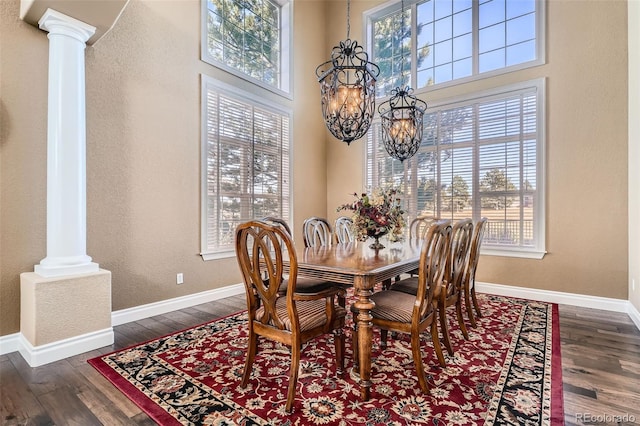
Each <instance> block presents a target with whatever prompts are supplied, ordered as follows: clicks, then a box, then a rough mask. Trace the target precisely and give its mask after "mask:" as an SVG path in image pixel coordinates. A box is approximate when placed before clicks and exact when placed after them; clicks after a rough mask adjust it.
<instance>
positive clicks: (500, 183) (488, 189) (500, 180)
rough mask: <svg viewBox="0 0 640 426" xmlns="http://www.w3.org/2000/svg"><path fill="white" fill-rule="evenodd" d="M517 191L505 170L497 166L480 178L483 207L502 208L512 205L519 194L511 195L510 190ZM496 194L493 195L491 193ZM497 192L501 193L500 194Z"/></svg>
mask: <svg viewBox="0 0 640 426" xmlns="http://www.w3.org/2000/svg"><path fill="white" fill-rule="evenodd" d="M513 191H517V188H516V186H515V185H514V184H513V183H512V182H511V179H509V178H507V176H506V175H505V173H504V171H503V170H501V169H499V168H495V169H492V170H489V171H488V172H487V173H486V174H485V175H484V177H483V178H482V179H481V180H480V194H481V196H482V208H486V209H495V210H501V209H504V208H507V207H511V204H513V202H514V200H515V199H516V198H517V196H513V195H509V194H508V193H509V192H513ZM492 193H493V194H495V195H493V196H492V195H491V194H492ZM496 193H501V194H500V195H498V194H496ZM487 195H489V196H487Z"/></svg>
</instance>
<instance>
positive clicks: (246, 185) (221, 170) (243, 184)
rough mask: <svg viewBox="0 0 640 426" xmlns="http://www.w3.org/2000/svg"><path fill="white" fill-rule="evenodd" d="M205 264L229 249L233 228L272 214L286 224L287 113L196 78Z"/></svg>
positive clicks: (207, 79) (288, 205)
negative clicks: (199, 89) (200, 112)
mask: <svg viewBox="0 0 640 426" xmlns="http://www.w3.org/2000/svg"><path fill="white" fill-rule="evenodd" d="M202 109H203V119H202V122H203V138H202V139H203V153H202V159H203V165H202V170H203V200H202V227H203V229H202V254H203V257H204V259H205V260H208V259H213V258H216V257H222V256H225V254H224V253H225V252H227V253H232V252H233V251H234V238H235V229H236V226H237V225H238V224H239V223H241V222H245V221H247V220H251V219H254V218H260V217H264V216H277V217H282V218H284V219H286V220H288V221H290V204H291V203H290V176H289V175H290V172H289V156H290V154H289V153H290V142H291V141H290V129H289V126H290V122H291V112H290V111H287V110H285V109H283V108H279V107H275V106H273V105H267V104H266V103H262V102H260V101H259V100H258V99H257V98H256V97H255V96H254V95H252V94H249V93H244V92H242V91H240V90H238V89H237V88H235V87H231V86H227V85H225V84H223V83H220V82H217V81H215V80H213V79H211V78H209V77H206V76H202Z"/></svg>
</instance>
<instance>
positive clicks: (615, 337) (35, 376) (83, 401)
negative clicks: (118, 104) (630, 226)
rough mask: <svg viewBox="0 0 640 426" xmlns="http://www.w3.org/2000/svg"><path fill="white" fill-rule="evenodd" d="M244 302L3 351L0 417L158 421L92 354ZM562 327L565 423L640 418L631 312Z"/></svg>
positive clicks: (573, 318) (580, 316) (638, 340)
mask: <svg viewBox="0 0 640 426" xmlns="http://www.w3.org/2000/svg"><path fill="white" fill-rule="evenodd" d="M244 308H245V301H244V296H234V297H230V298H227V299H223V300H219V301H216V302H211V303H206V304H203V305H198V306H195V307H192V308H187V309H182V310H180V311H176V312H171V313H168V314H165V315H159V316H156V317H153V318H147V319H143V320H140V321H136V322H134V323H129V324H124V325H120V326H117V327H115V328H114V331H115V344H114V345H113V346H110V347H107V348H102V349H100V350H96V351H92V352H89V353H85V354H82V355H78V356H75V357H72V358H68V359H65V360H62V361H58V362H55V363H51V364H48V365H45V366H42V367H37V368H30V367H29V366H28V364H27V363H26V362H25V361H24V360H23V359H22V357H21V356H20V355H19V354H18V353H17V352H14V353H11V354H8V355H2V356H0V415H1V417H0V423H1V424H2V425H7V426H8V425H54V424H55V425H82V426H87V425H109V426H112V425H153V424H155V423H154V422H153V421H152V420H150V419H149V417H147V416H146V415H145V414H144V413H143V412H141V411H140V409H139V408H138V407H137V406H136V405H134V404H133V403H132V402H130V401H129V400H128V399H127V398H126V397H124V396H123V395H122V394H121V393H120V392H119V391H118V390H116V388H114V387H113V386H112V385H111V384H110V383H109V382H108V381H107V380H106V379H104V378H103V377H102V376H101V375H100V374H99V373H98V372H96V371H95V370H94V369H93V367H91V366H90V365H89V364H88V363H87V362H86V361H87V359H89V358H93V357H95V356H98V355H100V354H103V353H108V352H111V351H113V350H117V349H120V348H123V347H126V346H129V345H132V344H135V343H138V342H142V341H145V340H149V339H152V338H155V337H159V336H161V335H165V334H168V333H171V332H173V331H177V330H181V329H184V328H187V327H190V326H193V325H196V324H200V323H203V322H206V321H209V320H212V319H215V318H218V317H221V316H225V315H228V314H231V313H234V312H237V311H240V310H242V309H244ZM560 332H561V339H562V365H563V381H564V405H565V421H566V424H567V425H583V424H610V425H614V424H625V425H626V424H628V425H631V424H636V425H638V424H640V331H638V329H637V328H636V327H635V325H634V324H633V322H631V320H630V319H629V317H628V316H627V315H625V314H618V313H611V312H605V311H599V310H594V309H585V308H575V307H571V306H564V305H562V306H560ZM625 416H626V417H625Z"/></svg>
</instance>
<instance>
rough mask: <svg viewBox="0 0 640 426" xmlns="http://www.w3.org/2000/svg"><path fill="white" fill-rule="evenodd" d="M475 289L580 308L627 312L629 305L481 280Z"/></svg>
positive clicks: (626, 302) (628, 303)
mask: <svg viewBox="0 0 640 426" xmlns="http://www.w3.org/2000/svg"><path fill="white" fill-rule="evenodd" d="M476 290H478V292H480V293H489V294H495V295H498V296H510V297H519V298H522V299H530V300H539V301H541V302H551V303H558V304H561V305H572V306H580V307H582V308H594V309H602V310H605V311H613V312H624V313H628V311H629V306H630V305H631V303H630V302H629V301H628V300H622V299H612V298H608V297H597V296H586V295H583V294H575V293H564V292H562V291H550V290H538V289H535V288H526V287H516V286H509V285H500V284H491V283H483V282H477V283H476ZM639 328H640V327H639Z"/></svg>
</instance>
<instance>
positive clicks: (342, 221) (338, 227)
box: [333, 216, 356, 244]
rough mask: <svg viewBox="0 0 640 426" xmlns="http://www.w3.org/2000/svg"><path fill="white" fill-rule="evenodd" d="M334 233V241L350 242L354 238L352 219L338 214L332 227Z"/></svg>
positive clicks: (340, 242)
mask: <svg viewBox="0 0 640 426" xmlns="http://www.w3.org/2000/svg"><path fill="white" fill-rule="evenodd" d="M333 230H334V233H335V234H336V242H337V243H339V244H344V243H351V242H354V241H355V240H356V237H355V235H354V234H353V220H352V219H351V218H350V217H347V216H340V217H339V218H337V219H336V222H335V226H334V228H333Z"/></svg>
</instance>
